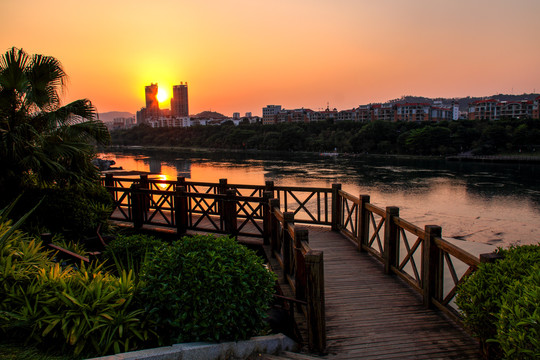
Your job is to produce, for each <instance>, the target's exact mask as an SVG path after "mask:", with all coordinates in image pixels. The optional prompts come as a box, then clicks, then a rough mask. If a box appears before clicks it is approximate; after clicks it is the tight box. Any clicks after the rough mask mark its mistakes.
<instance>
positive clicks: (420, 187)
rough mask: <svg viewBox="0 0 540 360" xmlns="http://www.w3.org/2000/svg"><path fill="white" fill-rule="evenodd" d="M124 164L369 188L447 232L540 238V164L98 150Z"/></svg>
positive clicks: (173, 172)
mask: <svg viewBox="0 0 540 360" xmlns="http://www.w3.org/2000/svg"><path fill="white" fill-rule="evenodd" d="M99 157H101V158H104V159H110V160H114V161H115V162H116V165H115V166H121V167H122V168H123V169H124V170H138V171H151V172H153V173H158V174H160V175H159V176H160V177H161V178H162V179H176V177H177V176H184V177H186V179H187V180H192V181H205V182H217V181H219V179H223V178H226V179H227V180H228V182H229V183H231V184H254V185H260V184H264V182H265V181H267V180H273V181H274V182H275V184H276V185H290V186H316V187H331V186H332V184H334V183H340V184H342V189H343V190H345V191H347V192H349V193H350V194H352V195H355V196H358V195H360V194H367V195H370V196H371V202H372V203H374V204H375V205H377V206H380V207H386V206H398V207H399V208H400V217H402V218H404V219H406V220H408V221H410V222H412V223H414V224H416V225H418V226H420V227H423V226H424V225H426V224H435V225H440V226H441V227H442V229H443V237H445V238H453V239H456V240H463V241H468V242H475V243H483V244H490V245H495V246H502V247H508V246H510V245H513V244H515V245H524V244H537V243H538V242H539V241H540V165H536V164H486V163H461V162H449V161H446V160H444V159H437V158H427V159H426V158H402V157H385V156H371V155H369V156H358V157H350V156H344V155H339V156H321V155H317V154H296V153H280V154H262V153H238V152H222V151H213V152H212V151H166V150H162V149H161V150H144V149H129V150H122V151H112V152H106V153H101V154H99Z"/></svg>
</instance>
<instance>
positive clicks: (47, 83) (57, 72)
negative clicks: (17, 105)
mask: <svg viewBox="0 0 540 360" xmlns="http://www.w3.org/2000/svg"><path fill="white" fill-rule="evenodd" d="M26 77H27V78H28V81H29V82H30V83H31V85H32V86H31V89H30V91H29V94H28V101H31V102H32V103H34V104H35V105H36V106H37V107H38V108H40V109H42V110H54V109H56V108H57V107H58V105H59V104H60V96H59V94H58V90H62V89H63V87H64V85H65V80H66V78H67V75H66V73H65V72H64V69H63V68H62V64H61V63H60V61H58V60H57V59H55V58H54V57H52V56H44V55H40V54H36V55H33V56H32V63H31V66H29V67H28V69H27V70H26Z"/></svg>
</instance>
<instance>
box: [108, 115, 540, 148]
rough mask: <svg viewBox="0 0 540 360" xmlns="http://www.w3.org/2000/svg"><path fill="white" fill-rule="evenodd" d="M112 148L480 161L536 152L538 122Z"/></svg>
mask: <svg viewBox="0 0 540 360" xmlns="http://www.w3.org/2000/svg"><path fill="white" fill-rule="evenodd" d="M111 139H112V144H113V145H140V146H171V147H199V148H218V149H256V150H273V151H275V150H281V151H312V152H329V151H338V152H340V153H382V154H414V155H452V154H458V153H465V152H470V153H473V154H477V155H488V154H501V153H513V152H522V153H523V152H524V153H529V152H535V151H536V148H540V140H539V139H540V121H538V120H532V119H503V120H497V121H478V120H476V121H469V120H459V121H452V122H440V123H416V122H386V121H374V122H369V123H358V122H348V121H340V122H333V121H327V122H317V123H280V124H273V125H261V124H246V123H244V124H240V125H238V126H234V125H232V122H229V123H225V124H223V125H221V126H192V127H177V128H152V127H150V126H148V125H144V124H141V125H138V126H136V127H133V128H131V129H127V130H116V131H112V132H111Z"/></svg>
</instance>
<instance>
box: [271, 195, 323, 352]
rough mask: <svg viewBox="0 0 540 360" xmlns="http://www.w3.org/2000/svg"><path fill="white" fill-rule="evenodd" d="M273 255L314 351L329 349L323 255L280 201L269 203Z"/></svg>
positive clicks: (305, 230)
mask: <svg viewBox="0 0 540 360" xmlns="http://www.w3.org/2000/svg"><path fill="white" fill-rule="evenodd" d="M268 204H269V208H270V209H269V210H270V212H269V215H270V219H269V223H270V234H271V241H270V254H271V256H272V257H274V258H276V260H277V263H278V264H279V266H280V267H281V269H282V271H283V279H282V280H283V281H284V282H285V283H287V284H288V285H289V286H290V288H291V289H292V291H293V293H294V298H295V299H296V301H298V302H299V303H298V305H299V307H300V308H301V314H302V315H303V316H304V317H305V319H306V321H307V330H308V346H309V348H310V350H312V351H317V352H323V351H324V350H325V348H326V315H325V309H324V304H325V301H324V296H325V295H324V267H323V253H322V252H320V251H314V250H312V249H311V247H310V246H309V234H308V230H307V229H300V228H298V227H297V226H296V225H295V223H294V213H292V212H282V211H281V209H280V206H279V199H270V200H269V203H268Z"/></svg>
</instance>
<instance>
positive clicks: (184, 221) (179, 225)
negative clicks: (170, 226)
mask: <svg viewBox="0 0 540 360" xmlns="http://www.w3.org/2000/svg"><path fill="white" fill-rule="evenodd" d="M174 215H175V221H176V233H177V234H178V235H184V234H185V233H186V232H187V228H188V198H187V192H186V188H185V186H180V187H177V188H176V192H175V193H174Z"/></svg>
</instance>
